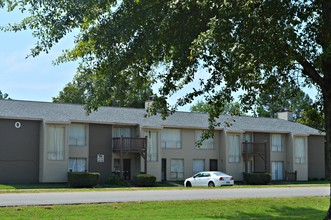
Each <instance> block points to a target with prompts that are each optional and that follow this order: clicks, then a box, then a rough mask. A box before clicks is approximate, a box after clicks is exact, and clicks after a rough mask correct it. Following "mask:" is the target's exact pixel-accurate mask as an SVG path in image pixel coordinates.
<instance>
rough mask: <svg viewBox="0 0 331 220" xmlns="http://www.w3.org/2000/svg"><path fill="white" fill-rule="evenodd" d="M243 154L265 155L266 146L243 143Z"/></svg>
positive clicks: (263, 144)
mask: <svg viewBox="0 0 331 220" xmlns="http://www.w3.org/2000/svg"><path fill="white" fill-rule="evenodd" d="M242 145H243V148H242V149H243V152H242V153H243V154H265V153H266V144H265V143H252V142H243V143H242Z"/></svg>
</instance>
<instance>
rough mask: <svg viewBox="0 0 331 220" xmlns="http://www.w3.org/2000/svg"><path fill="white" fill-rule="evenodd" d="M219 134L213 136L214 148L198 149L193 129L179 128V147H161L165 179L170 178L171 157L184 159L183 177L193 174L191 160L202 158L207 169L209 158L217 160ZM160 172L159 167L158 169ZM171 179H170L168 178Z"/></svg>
mask: <svg viewBox="0 0 331 220" xmlns="http://www.w3.org/2000/svg"><path fill="white" fill-rule="evenodd" d="M219 145H220V143H219V134H218V133H216V134H215V136H214V149H199V148H196V147H195V130H194V129H181V148H179V149H166V148H161V155H162V158H165V159H167V174H166V175H167V179H170V171H171V169H170V161H171V159H184V179H185V178H187V177H190V176H192V174H193V166H192V164H193V160H194V159H204V160H205V170H208V169H209V161H210V159H217V160H218V164H219V163H220V161H219V157H218V155H219ZM160 172H161V169H160ZM170 180H171V179H170Z"/></svg>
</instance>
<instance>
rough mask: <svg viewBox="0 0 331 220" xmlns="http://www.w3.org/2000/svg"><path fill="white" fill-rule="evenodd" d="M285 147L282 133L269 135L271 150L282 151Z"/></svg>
mask: <svg viewBox="0 0 331 220" xmlns="http://www.w3.org/2000/svg"><path fill="white" fill-rule="evenodd" d="M284 149H285V138H284V135H282V134H272V135H271V151H273V152H283V151H284Z"/></svg>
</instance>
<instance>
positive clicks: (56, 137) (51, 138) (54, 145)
mask: <svg viewBox="0 0 331 220" xmlns="http://www.w3.org/2000/svg"><path fill="white" fill-rule="evenodd" d="M64 138H65V127H64V126H57V125H50V126H49V127H48V149H47V159H48V160H64V155H65V143H64Z"/></svg>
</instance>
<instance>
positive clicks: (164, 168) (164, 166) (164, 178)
mask: <svg viewBox="0 0 331 220" xmlns="http://www.w3.org/2000/svg"><path fill="white" fill-rule="evenodd" d="M161 178H162V181H167V159H165V158H162V167H161Z"/></svg>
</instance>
